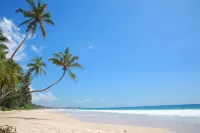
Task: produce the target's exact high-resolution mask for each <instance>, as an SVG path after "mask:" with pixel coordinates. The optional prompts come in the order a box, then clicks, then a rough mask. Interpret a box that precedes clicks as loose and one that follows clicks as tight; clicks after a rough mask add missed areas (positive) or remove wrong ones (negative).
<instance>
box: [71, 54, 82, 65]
mask: <svg viewBox="0 0 200 133" xmlns="http://www.w3.org/2000/svg"><path fill="white" fill-rule="evenodd" d="M79 59H80V58H79V57H78V56H73V57H72V58H71V59H70V61H69V64H71V63H74V62H75V61H77V60H79Z"/></svg>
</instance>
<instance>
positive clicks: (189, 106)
mask: <svg viewBox="0 0 200 133" xmlns="http://www.w3.org/2000/svg"><path fill="white" fill-rule="evenodd" d="M79 109H82V110H188V109H200V104H181V105H159V106H137V107H112V108H79Z"/></svg>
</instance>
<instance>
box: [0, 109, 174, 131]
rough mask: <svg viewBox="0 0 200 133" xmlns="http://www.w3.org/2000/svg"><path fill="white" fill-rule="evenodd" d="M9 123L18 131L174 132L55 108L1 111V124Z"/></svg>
mask: <svg viewBox="0 0 200 133" xmlns="http://www.w3.org/2000/svg"><path fill="white" fill-rule="evenodd" d="M7 124H8V125H11V126H16V127H17V132H18V133H124V132H128V133H172V132H170V131H168V130H165V129H160V128H151V127H138V126H122V125H111V124H99V123H89V122H83V121H79V120H74V119H72V118H69V117H68V116H67V115H64V114H56V113H55V110H31V111H21V112H20V111H11V112H0V125H7Z"/></svg>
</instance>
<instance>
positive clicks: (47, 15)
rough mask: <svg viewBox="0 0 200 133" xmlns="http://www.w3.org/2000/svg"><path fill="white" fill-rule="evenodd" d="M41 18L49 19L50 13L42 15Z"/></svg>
mask: <svg viewBox="0 0 200 133" xmlns="http://www.w3.org/2000/svg"><path fill="white" fill-rule="evenodd" d="M42 18H43V19H46V18H51V14H50V12H47V13H45V14H43V15H42Z"/></svg>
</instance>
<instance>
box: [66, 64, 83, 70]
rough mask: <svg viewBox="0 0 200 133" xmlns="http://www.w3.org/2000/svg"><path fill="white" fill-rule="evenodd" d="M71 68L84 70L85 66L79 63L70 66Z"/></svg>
mask: <svg viewBox="0 0 200 133" xmlns="http://www.w3.org/2000/svg"><path fill="white" fill-rule="evenodd" d="M69 67H71V68H80V69H83V66H82V65H81V64H79V63H74V64H70V65H69Z"/></svg>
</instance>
